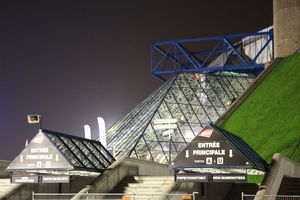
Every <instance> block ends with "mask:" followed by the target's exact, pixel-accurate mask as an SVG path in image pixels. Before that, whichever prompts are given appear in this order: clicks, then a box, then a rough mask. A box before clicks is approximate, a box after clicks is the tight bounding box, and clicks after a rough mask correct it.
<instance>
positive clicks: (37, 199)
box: [32, 192, 197, 200]
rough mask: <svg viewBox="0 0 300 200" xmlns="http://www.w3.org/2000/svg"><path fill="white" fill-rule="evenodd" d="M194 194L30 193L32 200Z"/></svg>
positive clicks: (167, 199) (141, 199) (165, 199)
mask: <svg viewBox="0 0 300 200" xmlns="http://www.w3.org/2000/svg"><path fill="white" fill-rule="evenodd" d="M196 194H197V193H196V192H194V193H192V194H149V193H147V194H142V193H139V194H125V193H32V200H52V199H53V200H54V199H57V200H75V199H76V200H100V199H101V200H102V199H103V200H195V195H196Z"/></svg>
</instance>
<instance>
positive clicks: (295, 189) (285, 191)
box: [277, 177, 300, 195]
mask: <svg viewBox="0 0 300 200" xmlns="http://www.w3.org/2000/svg"><path fill="white" fill-rule="evenodd" d="M277 194H278V195H300V178H289V177H284V178H283V179H282V182H281V184H280V188H279V191H278V193H277Z"/></svg>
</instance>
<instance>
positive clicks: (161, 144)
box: [107, 72, 254, 163]
mask: <svg viewBox="0 0 300 200" xmlns="http://www.w3.org/2000/svg"><path fill="white" fill-rule="evenodd" d="M253 80H254V76H252V75H248V74H241V73H233V72H218V73H214V74H193V73H179V74H176V75H174V76H173V77H172V78H170V79H169V80H167V81H166V82H165V83H164V84H163V85H162V86H161V87H160V88H159V89H157V90H156V91H155V92H154V93H152V94H151V95H150V96H149V97H148V98H147V99H145V100H144V101H143V102H142V103H141V104H139V105H138V106H137V107H136V108H135V109H133V111H131V112H130V113H129V114H128V115H127V116H126V117H125V118H124V119H123V120H121V121H119V122H117V123H116V124H115V125H113V126H112V127H111V128H110V129H109V130H108V132H107V139H108V146H111V147H114V148H115V152H116V154H115V156H116V157H117V158H118V157H121V156H124V155H125V156H131V157H137V158H139V159H143V160H152V161H155V162H159V163H167V162H168V159H169V149H170V150H171V157H172V158H174V157H175V156H176V155H177V154H178V153H179V152H180V151H181V150H183V149H184V148H185V147H186V145H187V144H188V143H189V142H190V141H191V140H192V139H193V138H194V137H195V135H197V134H198V133H199V132H200V131H201V130H202V128H203V127H205V126H206V125H208V124H210V123H211V122H214V121H215V120H217V118H218V117H219V116H220V115H221V114H223V113H224V112H225V111H226V109H227V108H228V107H229V106H230V104H231V103H232V102H233V101H234V100H235V99H236V98H237V97H239V95H241V94H242V93H243V92H244V91H245V89H247V88H248V86H249V85H250V84H251V83H252V82H253ZM166 120H167V121H170V122H167V121H166ZM164 122H166V123H164ZM169 136H172V143H171V144H169Z"/></svg>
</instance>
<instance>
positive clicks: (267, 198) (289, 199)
mask: <svg viewBox="0 0 300 200" xmlns="http://www.w3.org/2000/svg"><path fill="white" fill-rule="evenodd" d="M242 200H300V196H298V195H255V194H244V193H242Z"/></svg>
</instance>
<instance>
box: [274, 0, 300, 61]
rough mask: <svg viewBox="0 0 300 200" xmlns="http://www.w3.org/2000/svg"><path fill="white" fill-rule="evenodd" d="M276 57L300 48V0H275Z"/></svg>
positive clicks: (284, 55)
mask: <svg viewBox="0 0 300 200" xmlns="http://www.w3.org/2000/svg"><path fill="white" fill-rule="evenodd" d="M273 20H274V48H275V58H278V57H286V56H289V55H291V54H293V53H294V52H295V51H297V50H298V49H300V0H273Z"/></svg>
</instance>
